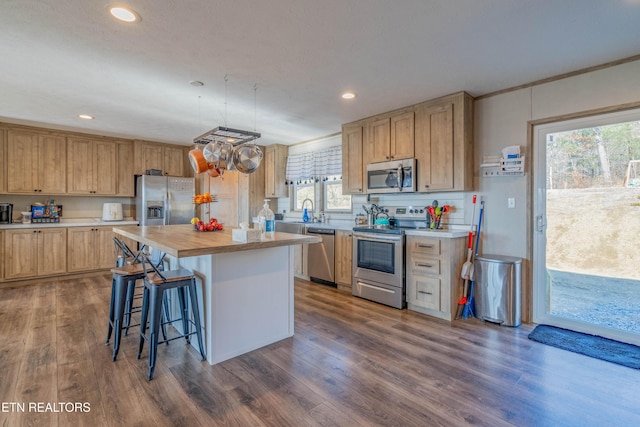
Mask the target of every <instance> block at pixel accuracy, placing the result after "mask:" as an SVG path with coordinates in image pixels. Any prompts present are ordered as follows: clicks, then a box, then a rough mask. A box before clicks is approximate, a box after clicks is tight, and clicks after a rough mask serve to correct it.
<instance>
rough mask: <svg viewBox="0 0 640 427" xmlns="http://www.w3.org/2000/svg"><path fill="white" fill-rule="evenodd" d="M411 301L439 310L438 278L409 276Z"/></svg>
mask: <svg viewBox="0 0 640 427" xmlns="http://www.w3.org/2000/svg"><path fill="white" fill-rule="evenodd" d="M410 287H411V293H412V295H411V299H412V301H411V302H412V303H414V304H416V305H419V306H421V307H424V308H428V309H432V310H440V279H437V278H434V277H419V276H418V277H412V278H411V286H410Z"/></svg>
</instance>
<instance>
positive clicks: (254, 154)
mask: <svg viewBox="0 0 640 427" xmlns="http://www.w3.org/2000/svg"><path fill="white" fill-rule="evenodd" d="M261 161H262V150H261V149H260V147H258V146H257V145H254V144H243V145H240V146H238V147H236V148H235V150H234V151H233V165H234V166H235V167H236V169H237V170H238V171H240V172H242V173H245V174H250V173H253V172H255V170H256V169H258V167H259V166H260V162H261Z"/></svg>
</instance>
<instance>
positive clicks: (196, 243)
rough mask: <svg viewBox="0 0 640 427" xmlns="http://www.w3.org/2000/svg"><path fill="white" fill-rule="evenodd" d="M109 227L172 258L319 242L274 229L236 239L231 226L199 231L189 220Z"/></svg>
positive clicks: (319, 240) (318, 241)
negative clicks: (270, 234) (264, 236)
mask: <svg viewBox="0 0 640 427" xmlns="http://www.w3.org/2000/svg"><path fill="white" fill-rule="evenodd" d="M113 231H114V233H116V234H119V235H121V236H124V237H128V238H130V239H133V240H136V241H138V242H141V243H144V244H146V245H148V246H151V247H152V248H154V249H158V250H160V251H163V252H166V253H167V255H171V256H174V257H176V258H185V257H191V256H199V255H207V254H220V253H228V252H238V251H249V250H254V249H263V248H273V247H277V246H288V245H300V244H305V243H320V242H321V239H320V238H318V237H315V236H303V235H301V234H290V233H281V232H276V233H275V236H274V238H273V239H271V240H263V241H260V242H252V243H240V242H234V241H233V240H232V239H231V229H228V230H223V231H208V232H201V231H195V229H194V227H193V225H190V224H181V225H155V226H145V227H138V226H124V227H114V228H113Z"/></svg>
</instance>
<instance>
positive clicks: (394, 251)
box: [353, 233, 404, 287]
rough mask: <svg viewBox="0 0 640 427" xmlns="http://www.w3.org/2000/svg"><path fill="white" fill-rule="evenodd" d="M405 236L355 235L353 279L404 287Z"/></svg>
mask: <svg viewBox="0 0 640 427" xmlns="http://www.w3.org/2000/svg"><path fill="white" fill-rule="evenodd" d="M403 252H404V236H402V235H385V234H374V233H353V277H354V280H355V279H363V280H367V281H373V282H377V283H382V284H386V285H389V286H396V287H402V286H403V285H404V253H403Z"/></svg>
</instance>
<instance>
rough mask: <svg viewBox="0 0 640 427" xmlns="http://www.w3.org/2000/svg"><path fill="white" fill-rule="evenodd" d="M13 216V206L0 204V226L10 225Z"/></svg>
mask: <svg viewBox="0 0 640 427" xmlns="http://www.w3.org/2000/svg"><path fill="white" fill-rule="evenodd" d="M12 216H13V204H11V203H0V224H11V218H12Z"/></svg>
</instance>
